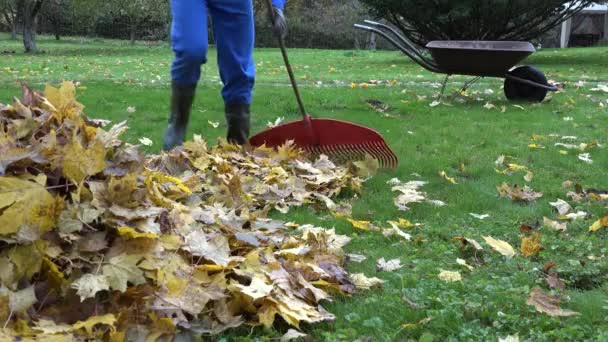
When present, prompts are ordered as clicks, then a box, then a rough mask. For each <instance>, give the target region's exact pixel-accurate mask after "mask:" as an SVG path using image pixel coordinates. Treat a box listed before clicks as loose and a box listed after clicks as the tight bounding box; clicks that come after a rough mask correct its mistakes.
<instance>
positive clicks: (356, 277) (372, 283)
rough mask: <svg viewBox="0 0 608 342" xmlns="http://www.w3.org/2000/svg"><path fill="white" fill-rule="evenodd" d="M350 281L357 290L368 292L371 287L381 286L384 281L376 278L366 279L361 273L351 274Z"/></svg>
mask: <svg viewBox="0 0 608 342" xmlns="http://www.w3.org/2000/svg"><path fill="white" fill-rule="evenodd" d="M350 279H351V280H352V282H353V283H354V284H355V286H356V287H357V288H358V289H362V290H369V289H371V288H373V287H377V286H382V284H384V280H382V279H378V278H376V277H373V278H368V277H366V276H365V274H363V273H355V274H351V276H350Z"/></svg>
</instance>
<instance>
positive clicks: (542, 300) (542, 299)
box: [526, 288, 580, 317]
mask: <svg viewBox="0 0 608 342" xmlns="http://www.w3.org/2000/svg"><path fill="white" fill-rule="evenodd" d="M526 303H527V304H528V305H532V306H534V307H535V308H536V311H538V312H542V313H546V314H547V315H549V316H552V317H571V316H578V315H580V313H578V312H574V311H570V310H564V309H562V308H560V306H559V304H560V298H559V297H558V296H552V295H550V294H548V293H545V292H543V291H542V290H541V289H539V288H535V289H534V290H532V293H531V294H530V297H529V298H528V300H527V302H526Z"/></svg>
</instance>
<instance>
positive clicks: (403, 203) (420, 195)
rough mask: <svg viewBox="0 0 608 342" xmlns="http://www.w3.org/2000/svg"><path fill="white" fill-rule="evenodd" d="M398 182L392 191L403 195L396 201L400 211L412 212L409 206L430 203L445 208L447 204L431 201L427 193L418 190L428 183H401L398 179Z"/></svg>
mask: <svg viewBox="0 0 608 342" xmlns="http://www.w3.org/2000/svg"><path fill="white" fill-rule="evenodd" d="M396 181H397V182H398V183H397V184H396V185H394V186H393V187H392V188H391V190H392V191H398V192H400V193H401V194H400V195H399V196H397V197H396V198H395V200H394V202H395V205H396V206H397V208H398V209H399V210H402V211H408V210H410V208H409V207H408V205H409V204H410V203H422V202H424V203H428V204H431V205H434V206H438V207H441V206H444V205H445V203H444V202H442V201H439V200H431V199H428V198H427V194H426V193H425V192H422V191H420V190H418V189H419V188H420V187H422V186H423V185H425V184H426V182H423V181H410V182H407V183H401V181H399V180H398V179H396ZM389 183H394V181H393V180H390V181H389Z"/></svg>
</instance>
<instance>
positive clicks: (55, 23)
mask: <svg viewBox="0 0 608 342" xmlns="http://www.w3.org/2000/svg"><path fill="white" fill-rule="evenodd" d="M53 31H55V40H61V19H60V18H59V17H57V18H55V19H54V20H53Z"/></svg>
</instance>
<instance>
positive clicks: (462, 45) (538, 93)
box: [355, 20, 558, 102]
mask: <svg viewBox="0 0 608 342" xmlns="http://www.w3.org/2000/svg"><path fill="white" fill-rule="evenodd" d="M365 23H367V24H369V25H371V26H366V25H360V24H355V27H356V28H359V29H362V30H366V31H370V32H374V33H377V34H379V35H380V36H382V37H384V38H386V39H387V40H388V41H389V42H390V43H391V44H393V45H394V46H395V47H397V48H398V49H399V50H401V52H403V53H404V54H405V55H407V56H408V57H410V58H411V59H412V60H414V62H416V63H418V64H419V65H420V66H422V67H423V68H425V69H427V70H429V71H431V72H435V73H440V74H446V78H445V80H444V82H443V84H442V87H441V93H440V96H442V95H443V92H444V91H445V87H446V84H447V82H448V79H449V77H450V76H451V75H468V76H475V78H473V79H472V80H470V81H468V82H466V83H465V85H464V86H463V87H462V88H461V90H460V92H462V91H465V90H466V89H468V88H469V87H470V86H471V85H473V84H474V83H476V82H477V81H479V80H480V79H481V78H483V77H498V78H504V79H505V84H504V92H505V96H506V97H507V99H509V100H511V101H531V102H542V101H543V100H544V99H545V96H547V92H548V91H557V90H558V87H557V86H555V85H553V84H550V83H548V82H547V78H546V77H545V74H543V73H542V71H540V70H539V69H537V68H535V67H533V66H527V65H524V66H517V67H516V65H517V64H519V63H520V62H521V61H523V60H524V59H526V57H528V56H530V55H531V54H533V53H534V52H536V49H535V48H534V46H533V45H532V44H531V43H529V42H514V41H479V40H470V41H462V40H435V41H432V42H430V43H428V44H427V45H426V48H427V49H428V50H429V52H430V54H431V57H432V58H428V57H426V56H425V55H424V54H423V53H422V52H421V51H420V50H419V49H418V48H416V46H415V45H414V44H413V43H412V42H411V41H410V40H408V39H407V38H405V37H404V36H402V35H401V34H399V33H398V32H397V30H395V29H394V28H392V27H390V26H388V25H385V24H382V23H378V22H375V21H371V20H365ZM460 92H459V93H460Z"/></svg>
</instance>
